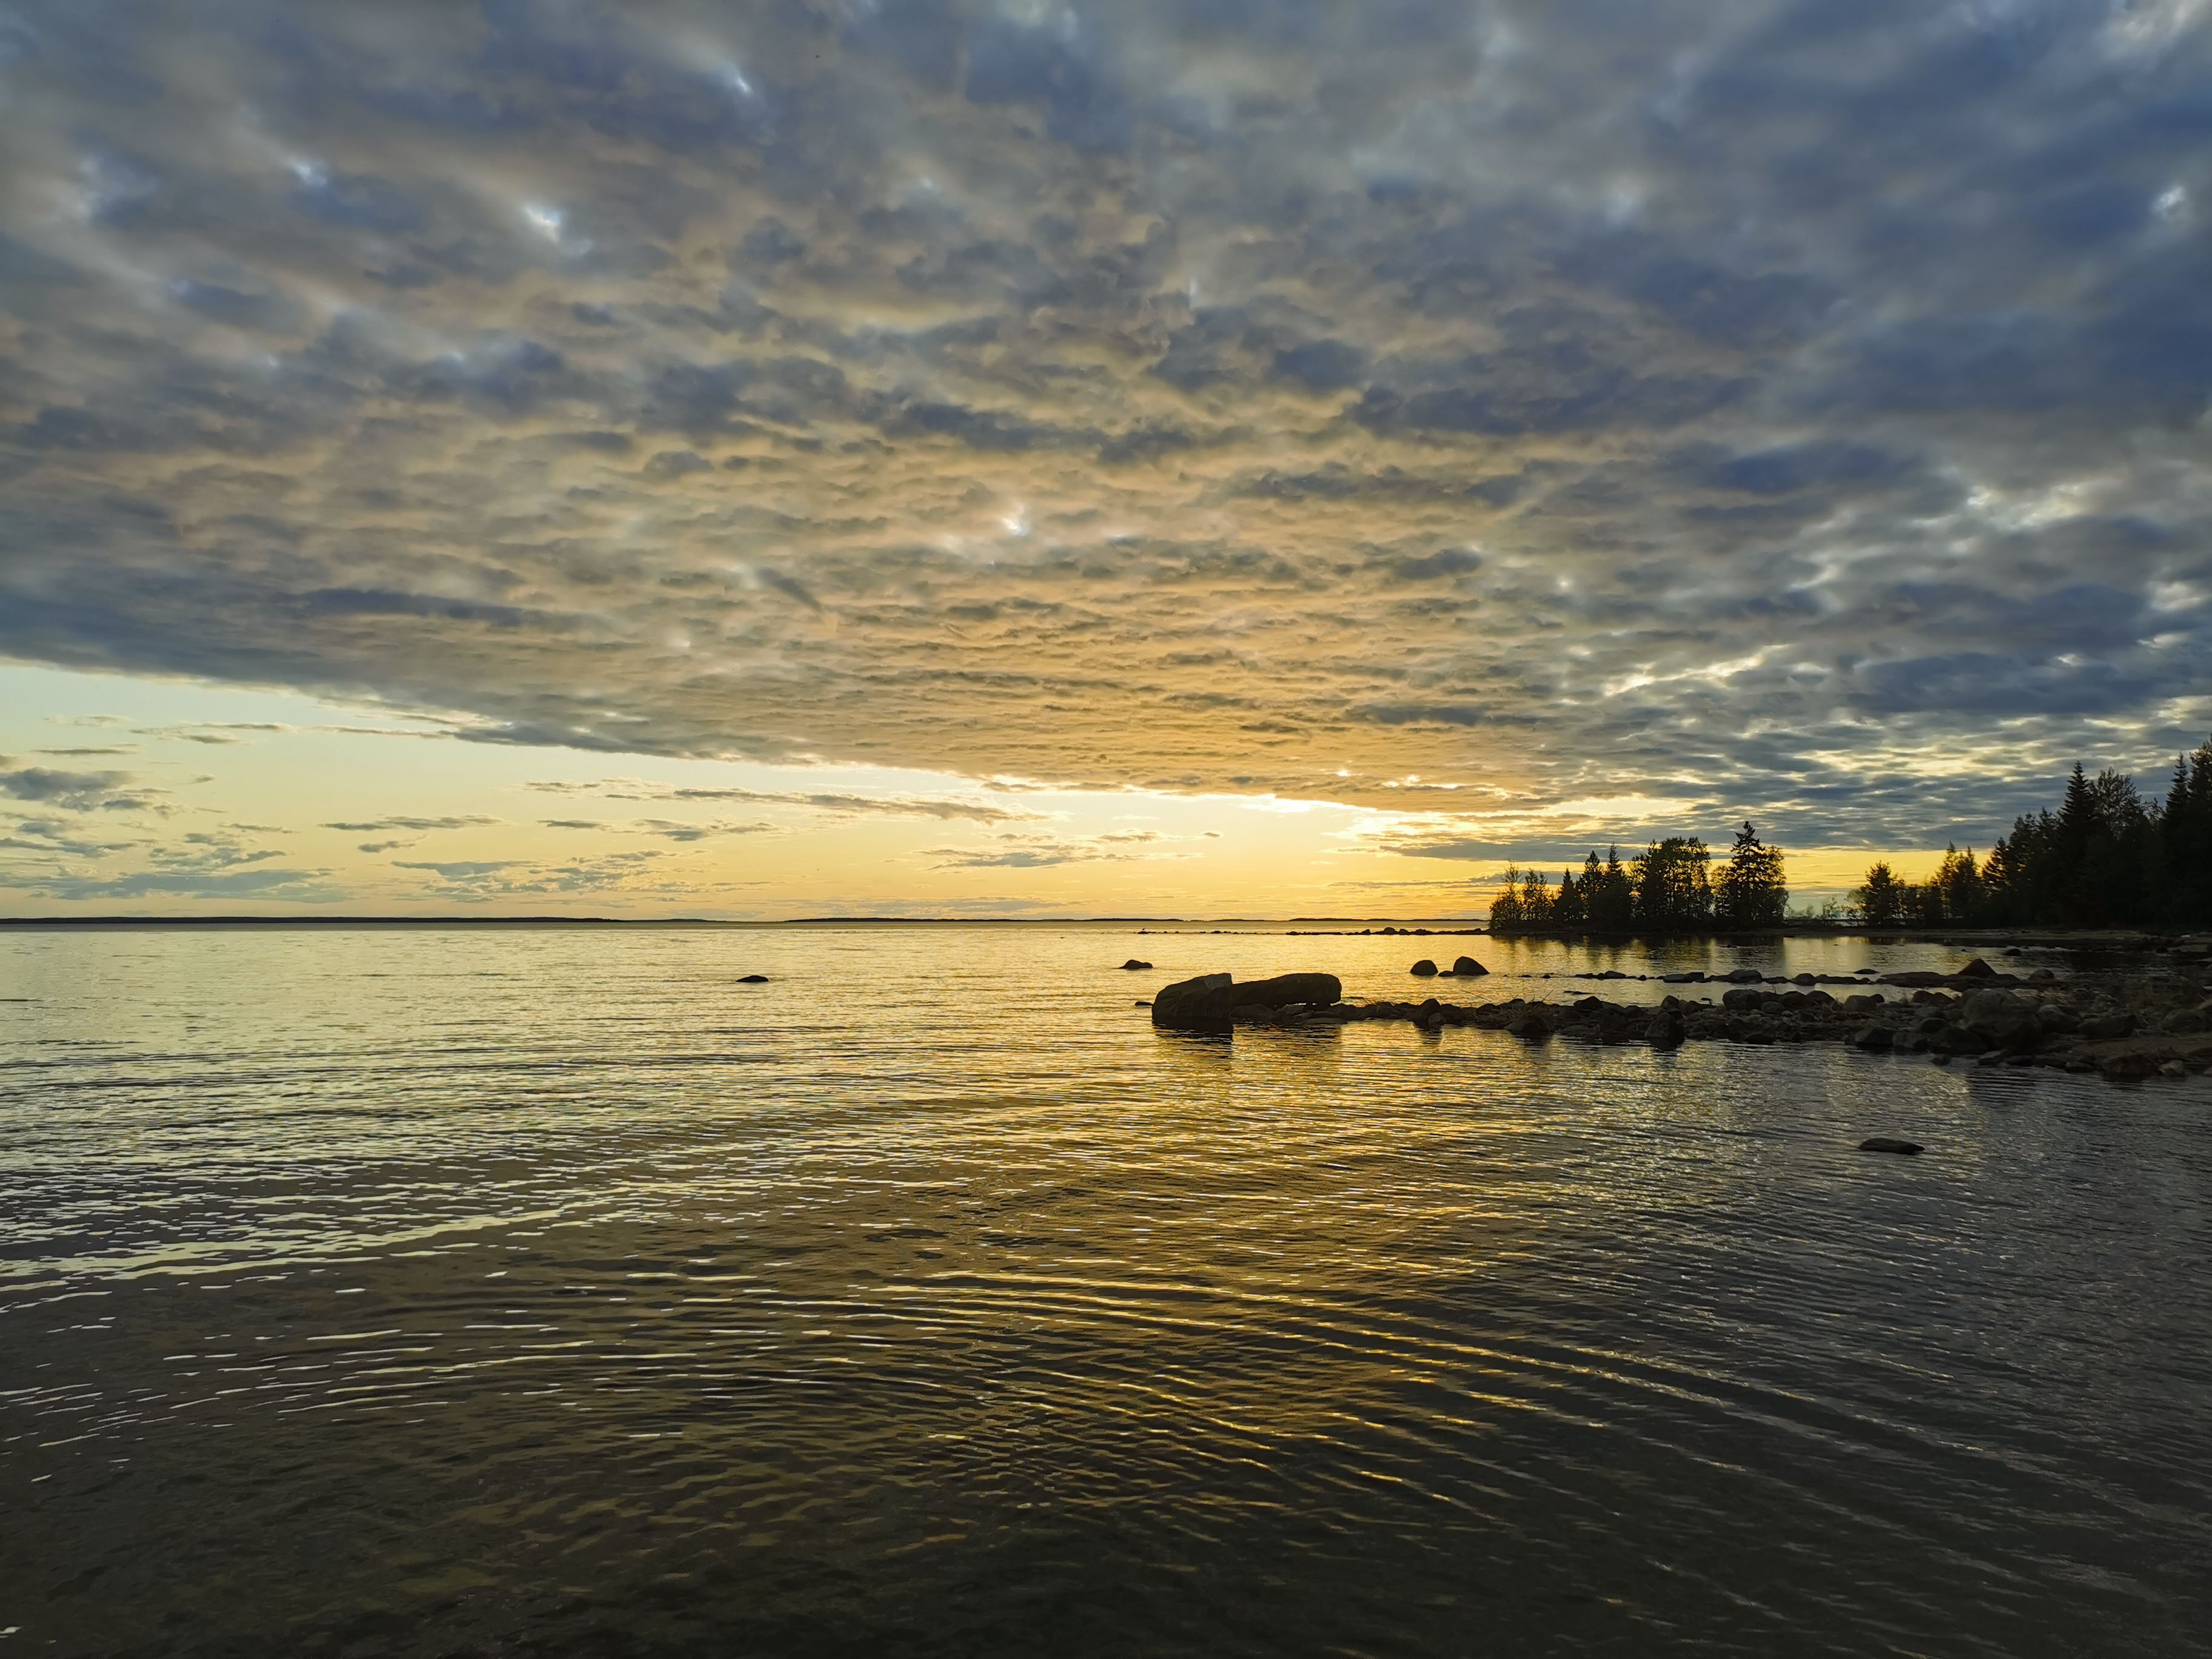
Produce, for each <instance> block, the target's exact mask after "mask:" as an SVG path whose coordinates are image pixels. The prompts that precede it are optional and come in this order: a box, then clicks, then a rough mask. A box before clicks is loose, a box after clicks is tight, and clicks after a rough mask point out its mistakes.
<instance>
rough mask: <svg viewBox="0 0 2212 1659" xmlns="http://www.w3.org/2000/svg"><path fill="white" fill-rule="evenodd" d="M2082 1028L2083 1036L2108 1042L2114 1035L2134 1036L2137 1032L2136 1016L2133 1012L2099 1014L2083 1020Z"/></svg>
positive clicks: (2096, 1040)
mask: <svg viewBox="0 0 2212 1659" xmlns="http://www.w3.org/2000/svg"><path fill="white" fill-rule="evenodd" d="M2135 1034H2136V1017H2135V1016H2134V1015H2133V1014H2099V1015H2096V1016H2095V1017H2094V1018H2090V1019H2085V1020H2083V1021H2082V1022H2081V1035H2082V1036H2085V1037H2088V1038H2091V1039H2093V1041H2095V1042H2110V1041H2111V1040H2112V1038H2114V1037H2124V1036H2134V1035H2135Z"/></svg>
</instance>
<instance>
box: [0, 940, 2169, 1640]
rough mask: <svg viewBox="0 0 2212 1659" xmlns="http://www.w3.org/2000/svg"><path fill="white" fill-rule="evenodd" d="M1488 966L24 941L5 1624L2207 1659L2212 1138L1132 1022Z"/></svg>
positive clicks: (1548, 1052) (2, 954)
mask: <svg viewBox="0 0 2212 1659" xmlns="http://www.w3.org/2000/svg"><path fill="white" fill-rule="evenodd" d="M1459 948H1462V947H1461V946H1460V945H1457V944H1456V943H1455V942H1451V941H1442V940H1438V941H1424V940H1418V939H1384V940H1375V939H1289V940H1286V939H1280V938H1231V937H1219V938H1216V937H1190V938H1181V939H1174V938H1162V937H1157V936H1156V937H1153V938H1149V939H1144V940H1142V941H1141V942H1138V941H1133V939H1131V937H1130V936H1129V935H1128V934H1127V933H1126V932H1119V933H1117V932H1110V931H1106V930H1085V929H1073V928H1072V929H1066V930H1052V931H1045V930H1036V931H1031V930H1021V931H1018V932H1009V931H1007V930H992V929H983V928H975V929H945V930H928V931H927V932H924V931H922V930H899V929H877V930H866V929H848V930H844V931H842V932H829V931H820V932H815V931H810V932H803V933H802V932H784V933H774V932H743V931H731V930H700V931H698V932H696V933H683V932H672V931H670V932H663V931H652V932H624V933H595V932H592V931H588V930H576V929H569V930H549V931H547V932H544V933H534V932H533V933H501V934H496V935H486V934H476V933H447V934H425V933H415V932H407V933H399V932H387V933H362V934H347V935H338V936H331V935H325V934H317V933H289V932H281V931H269V932H255V933H245V934H210V933H145V934H118V935H67V936H64V935H16V936H0V963H4V964H5V969H4V972H5V975H6V976H7V978H8V980H9V983H8V984H7V985H6V986H4V987H0V994H26V995H30V996H33V997H34V998H35V1000H34V1001H33V1002H32V1003H30V1004H27V1005H24V1006H23V1007H22V1009H21V1011H20V1012H21V1018H19V1019H18V1020H17V1021H16V1023H15V1024H12V1025H11V1026H10V1027H9V1028H8V1030H7V1035H6V1046H5V1048H4V1050H0V1066H4V1070H0V1158H4V1161H5V1169H4V1174H5V1178H6V1185H5V1187H4V1189H0V1191H4V1197H0V1251H4V1255H0V1432H3V1433H4V1435H5V1439H4V1442H0V1458H4V1460H5V1468H6V1469H7V1471H8V1472H9V1474H10V1475H11V1477H13V1479H14V1480H15V1482H16V1483H17V1484H16V1489H17V1490H19V1491H21V1492H29V1493H31V1494H33V1497H32V1499H31V1502H30V1504H29V1505H28V1507H27V1509H26V1510H25V1511H24V1512H25V1513H27V1515H29V1516H31V1517H32V1519H33V1526H32V1527H31V1528H28V1529H27V1536H26V1538H25V1540H24V1541H23V1543H22V1545H21V1548H20V1550H18V1551H16V1552H14V1559H15V1560H16V1561H17V1563H18V1564H19V1565H18V1568H17V1572H18V1576H19V1577H20V1578H21V1581H22V1582H24V1583H28V1584H29V1585H31V1586H32V1587H33V1597H32V1601H31V1606H32V1608H33V1611H32V1612H31V1613H27V1614H25V1615H22V1616H21V1620H19V1622H21V1623H23V1625H24V1626H25V1630H26V1632H27V1633H28V1634H29V1635H31V1636H33V1637H34V1638H36V1639H37V1640H38V1641H40V1642H41V1643H46V1644H52V1645H51V1648H50V1649H49V1650H54V1651H76V1652H86V1653H91V1652H100V1653H111V1652H112V1653H129V1652H141V1651H143V1652H149V1653H150V1652H155V1651H164V1652H166V1651H173V1650H180V1649H190V1648H192V1647H195V1646H197V1647H204V1648H209V1649H212V1650H224V1649H244V1650H260V1651H268V1650H278V1649H280V1648H281V1649H283V1650H293V1651H318V1650H331V1651H345V1650H374V1651H377V1652H396V1653H411V1652H416V1651H420V1652H423V1653H446V1652H453V1651H469V1650H485V1651H492V1650H523V1651H549V1652H550V1651H563V1652H566V1651H578V1650H608V1651H627V1652H651V1653H659V1652H670V1653H675V1652H690V1651H694V1650H696V1651H700V1652H708V1651H715V1652H721V1651H727V1650H731V1648H732V1646H733V1645H734V1646H735V1647H736V1648H737V1649H738V1650H744V1648H745V1647H746V1646H747V1645H750V1646H752V1647H755V1648H757V1649H760V1650H768V1651H809V1652H813V1651H825V1650H829V1651H834V1650H837V1649H838V1648H839V1647H841V1646H849V1647H851V1648H853V1649H854V1650H855V1651H859V1650H868V1651H871V1652H874V1651H881V1650H902V1649H903V1650H913V1651H929V1652H946V1653H971V1652H987V1651H1007V1652H1012V1651H1035V1650H1038V1649H1039V1648H1040V1647H1047V1646H1048V1647H1051V1648H1052V1649H1054V1650H1078V1651H1099V1652H1105V1651H1132V1650H1144V1651H1176V1650H1192V1651H1198V1650H1204V1651H1206V1652H1209V1653H1215V1652H1255V1653H1256V1652H1275V1651H1286V1650H1322V1649H1340V1650H1354V1651H1363V1652H1390V1651H1424V1652H1427V1651H1437V1650H1461V1649H1463V1648H1464V1647H1466V1646H1468V1644H1469V1643H1470V1641H1472V1640H1474V1639H1475V1638H1474V1637H1471V1636H1470V1632H1478V1633H1479V1634H1480V1639H1483V1640H1488V1641H1492V1642H1495V1643H1498V1644H1503V1645H1504V1646H1506V1647H1508V1648H1522V1647H1528V1646H1532V1645H1534V1646H1545V1645H1557V1644H1583V1645H1589V1646H1595V1647H1600V1648H1604V1647H1608V1646H1610V1647H1614V1648H1618V1649H1619V1650H1623V1651H1645V1650H1650V1649H1652V1648H1654V1647H1668V1646H1682V1647H1691V1648H1695V1647H1699V1646H1709V1647H1711V1648H1713V1649H1716V1650H1731V1649H1732V1650H1743V1649H1745V1648H1747V1647H1748V1648H1751V1649H1753V1650H1763V1651H1778V1650H1791V1651H1796V1650H1820V1649H1821V1648H1823V1647H1826V1648H1828V1649H1831V1650H1836V1651H1843V1652H1863V1651H1868V1650H1875V1649H1878V1648H1881V1647H1884V1646H1888V1645H1895V1644H1904V1645H1907V1646H1910V1647H1911V1649H1912V1650H1915V1651H1922V1652H1931V1653H1950V1652H1957V1653H1969V1652H1981V1651H1988V1650H2002V1651H2007V1652H2014V1653H2033V1652H2046V1651H2047V1652H2059V1651H2069V1650H2081V1648H2082V1646H2083V1644H2089V1645H2091V1646H2095V1645H2097V1644H2099V1643H2100V1642H2102V1641H2103V1640H2104V1638H2106V1636H2107V1635H2108V1634H2109V1632H2110V1631H2111V1629H2112V1627H2113V1624H2112V1621H2113V1620H2117V1619H2119V1618H2121V1617H2123V1616H2124V1618H2125V1620H2126V1621H2127V1628H2128V1629H2129V1630H2130V1632H2137V1633H2140V1634H2141V1635H2142V1638H2143V1639H2144V1640H2145V1641H2146V1642H2148V1643H2152V1644H2159V1643H2162V1644H2164V1650H2166V1651H2182V1650H2185V1648H2186V1646H2187V1644H2188V1642H2189V1641H2190V1640H2191V1639H2193V1636H2192V1634H2191V1633H2192V1632H2201V1630H2202V1628H2203V1627H2204V1626H2203V1623H2202V1622H2201V1621H2200V1620H2198V1619H2197V1614H2198V1613H2201V1612H2202V1611H2203V1585H2202V1583H2201V1575H2200V1574H2199V1573H2198V1571H2197V1568H2198V1567H2199V1566H2201V1563H2202V1560H2203V1559H2205V1553H2206V1546H2207V1544H2208V1543H2212V1530H2208V1527H2207V1523H2206V1522H2205V1519H2204V1517H2205V1516H2206V1515H2207V1513H2208V1512H2212V1506H2208V1505H2207V1504H2205V1502H2204V1501H2203V1500H2204V1498H2206V1497H2207V1495H2208V1494H2212V1470H2209V1469H2208V1463H2207V1453H2206V1449H2205V1446H2204V1444H2203V1441H2202V1438H2201V1437H2195V1436H2193V1435H2191V1433H2190V1431H2189V1429H2190V1425H2191V1424H2193V1423H2195V1422H2196V1421H2197V1420H2198V1419H2199V1418H2201V1415H2202V1413H2203V1408H2204V1407H2205V1406H2206V1405H2207V1404H2208V1403H2212V1348H2209V1346H2208V1331H2212V1310H2208V1302H2207V1297H2208V1291H2207V1289H2206V1287H2205V1286H2204V1285H2203V1283H2202V1282H2201V1279H2200V1278H2199V1277H2198V1276H2196V1275H2193V1274H2191V1273H2188V1272H2186V1271H2185V1269H2184V1267H2183V1266H2182V1265H2181V1264H2185V1263H2187V1262H2190V1261H2197V1260H2202V1259H2203V1246H2204V1244H2205V1243H2206V1242H2207V1231H2206V1215H2207V1207H2208V1206H2207V1205H2206V1202H2205V1197H2206V1186H2207V1181H2208V1172H2212V1156H2208V1139H2207V1129H2206V1126H2207V1123H2208V1122H2209V1121H2212V1115H2208V1114H2206V1113H2205V1112H2204V1111H2203V1106H2204V1104H2205V1103H2204V1101H2203V1098H2202V1096H2201V1093H2199V1094H2197V1095H2191V1094H2190V1093H2188V1092H2187V1091H2168V1092H2166V1093H2158V1092H2155V1091H2132V1092H2126V1091H2111V1090H2106V1089H2105V1087H2104V1085H2095V1084H2093V1085H2088V1086H2087V1087H2085V1086H2084V1085H2081V1084H2079V1083H2077V1082H2075V1081H2074V1080H2071V1079H2057V1078H2051V1077H2049V1076H2047V1075H2039V1076H2038V1077H2036V1078H2034V1079H2021V1078H2017V1077H2005V1078H1998V1077H1996V1076H1994V1075H1991V1074H1980V1073H1972V1072H1964V1073H1960V1072H1945V1071H1939V1070H1937V1069H1936V1068H1933V1067H1929V1066H1924V1065H1921V1066H1915V1065H1911V1064H1909V1063H1907V1062H1905V1061H1901V1060H1892V1059H1887V1058H1881V1057H1875V1056H1868V1055H1862V1054H1851V1053H1844V1052H1841V1051H1821V1052H1818V1053H1815V1052H1811V1051H1791V1050H1788V1049H1778V1048H1766V1049H1751V1048H1729V1047H1727V1046H1723V1045H1695V1046H1693V1047H1692V1048H1687V1049H1685V1050H1682V1051H1680V1053H1677V1054H1652V1053H1651V1052H1650V1051H1649V1050H1646V1049H1644V1048H1619V1049H1612V1050H1605V1049H1597V1048H1585V1047H1581V1046H1577V1045H1576V1044H1573V1043H1570V1042H1559V1041H1554V1042H1550V1043H1547V1044H1544V1045H1541V1046H1534V1047H1531V1046H1527V1045H1523V1044H1522V1043H1520V1042H1517V1041H1516V1040H1515V1039H1512V1038H1510V1037H1507V1036H1503V1035H1502V1034H1498V1033H1490V1032H1482V1031H1475V1030H1449V1031H1446V1032H1444V1033H1442V1034H1440V1035H1432V1034H1422V1033H1419V1032H1417V1031H1415V1030H1413V1029H1412V1028H1411V1027H1409V1026H1401V1025H1395V1024H1361V1025H1355V1026H1352V1027H1349V1028H1346V1029H1345V1030H1323V1031H1320V1032H1313V1033H1306V1032H1285V1031H1249V1032H1243V1033H1240V1034H1239V1035H1238V1036H1236V1037H1234V1038H1233V1039H1214V1038H1188V1037H1182V1036H1172V1035H1167V1034H1162V1033H1159V1032H1157V1031H1155V1030H1153V1029H1152V1027H1151V1026H1150V1024H1149V1023H1148V1021H1147V1018H1146V1014H1145V1012H1144V1011H1143V1010H1142V1009H1141V1008H1139V1007H1137V1006H1135V1002H1136V1000H1137V998H1138V996H1139V994H1143V993H1146V992H1148V991H1149V990H1150V989H1151V988H1152V987H1154V986H1156V985H1157V984H1158V983H1160V982H1163V981H1165V980H1167V979H1170V978H1173V977H1179V976H1182V975H1185V974H1187V973H1193V972H1199V971H1205V970H1207V969H1213V968H1217V967H1226V968H1230V969H1233V970H1235V971H1237V972H1238V973H1239V974H1240V975H1257V974H1261V973H1267V972H1273V971H1278V970H1280V969H1288V968H1294V967H1307V966H1316V967H1324V968H1328V969H1333V970H1334V971H1338V972H1340V973H1341V974H1342V975H1344V977H1345V978H1346V981H1347V982H1348V984H1349V986H1350V987H1351V988H1352V991H1353V993H1354V994H1392V995H1395V994H1405V988H1406V987H1407V978H1406V974H1405V969H1406V966H1407V963H1409V962H1410V960H1411V959H1412V957H1413V956H1415V955H1423V954H1425V955H1447V956H1448V955H1449V954H1456V951H1457V950H1458V949H1459ZM1472 948H1473V949H1474V953H1475V954H1477V955H1479V956H1482V957H1486V959H1489V960H1490V965H1491V966H1492V968H1493V969H1495V970H1497V971H1495V972H1493V974H1492V976H1491V977H1490V978H1489V979H1487V980H1484V981H1480V982H1477V983H1474V984H1471V985H1461V986H1456V987H1451V990H1450V992H1449V993H1448V994H1457V995H1460V996H1462V997H1468V998H1474V997H1481V998H1486V999H1487V998H1496V997H1504V996H1510V995H1512V994H1536V993H1538V992H1548V993H1549V994H1553V996H1554V997H1559V996H1564V995H1568V994H1578V993H1579V992H1581V991H1583V990H1584V989H1587V988H1589V987H1585V986H1580V985H1574V984H1571V983H1562V982H1561V981H1543V980H1541V979H1539V978H1531V977H1529V976H1530V975H1541V974H1544V973H1559V972H1565V971H1589V970H1591V969H1594V968H1595V967H1598V966H1604V965H1607V963H1608V962H1612V961H1617V962H1618V963H1619V964H1620V965H1622V966H1624V967H1626V968H1627V969H1629V970H1631V971H1637V972H1648V971H1653V969H1654V964H1653V963H1650V962H1643V961H1639V960H1638V959H1637V958H1635V957H1618V958H1607V959H1606V960H1600V961H1593V960H1591V959H1587V958H1579V957H1576V956H1574V955H1573V954H1572V953H1571V952H1567V951H1563V950H1562V949H1561V948H1560V947H1558V946H1548V945H1547V946H1537V945H1527V946H1521V945H1499V944H1498V943H1497V942H1494V941H1487V940H1483V941H1475V942H1473V945H1472ZM1699 948H1702V947H1699ZM1855 948H1858V949H1861V950H1863V948H1864V947H1863V946H1857V947H1855ZM1791 949H1792V951H1799V950H1800V949H1801V947H1797V946H1792V947H1791ZM1802 949H1809V950H1816V951H1817V952H1818V954H1819V956H1820V962H1819V963H1818V965H1819V966H1820V968H1822V969H1833V968H1834V967H1835V966H1837V965H1838V963H1837V961H1836V954H1837V952H1838V949H1839V946H1838V945H1837V944H1836V943H1833V942H1821V943H1820V944H1818V945H1817V946H1807V947H1802ZM1133 950H1141V951H1142V952H1143V953H1144V954H1146V955H1148V956H1150V957H1152V960H1154V961H1155V962H1156V963H1158V969H1157V970H1156V971H1155V972H1153V973H1152V974H1150V975H1125V974H1122V973H1120V972H1119V971H1118V970H1117V969H1115V967H1114V966H1113V964H1115V963H1118V962H1119V961H1120V960H1121V959H1122V958H1123V957H1126V956H1127V955H1129V954H1131V953H1132V951H1133ZM1800 959H1801V958H1800V957H1791V958H1790V960H1789V961H1786V962H1784V963H1781V964H1780V965H1783V966H1787V967H1790V968H1791V969H1792V970H1793V971H1794V969H1795V968H1796V965H1797V964H1798V962H1799V960H1800ZM1717 965H1721V966H1726V965H1732V962H1731V963H1718V964H1717ZM1841 965H1852V964H1850V963H1844V964H1841ZM1899 965H1902V964H1901V963H1900V964H1899ZM755 970H757V971H763V972H767V973H769V974H770V975H772V976H773V978H772V981H771V983H770V984H769V985H767V986H756V987H746V986H741V985H739V984H738V983H737V982H736V981H737V979H738V975H742V974H744V973H746V972H750V971H755ZM1432 988H1439V989H1441V988H1443V987H1432ZM1604 989H1605V992H1606V994H1607V995H1608V996H1611V997H1614V998H1620V997H1622V996H1624V995H1635V994H1644V995H1647V996H1649V997H1650V998H1651V999H1652V1000H1656V997H1657V995H1658V994H1660V992H1661V990H1662V987H1658V986H1656V984H1650V983H1648V982H1647V983H1646V984H1644V985H1642V986H1638V985H1637V984H1635V983H1634V982H1630V983H1628V984H1626V985H1624V984H1623V983H1621V982H1620V981H1611V982H1608V983H1607V986H1606V987H1604ZM2192 1102H2193V1104H2192ZM1867 1133H1907V1134H1910V1135H1911V1136H1912V1137H1913V1138H1914V1139H1922V1140H1924V1141H1926V1142H1927V1143H1928V1144H1929V1147H1930V1152H1929V1154H1928V1155H1927V1156H1925V1157H1923V1158H1920V1159H1917V1160H1912V1161H1911V1162H1905V1161H1901V1160H1893V1159H1892V1160H1884V1159H1869V1158H1862V1157H1860V1156H1859V1155H1857V1153H1855V1152H1853V1151H1852V1150H1851V1148H1852V1147H1853V1146H1856V1144H1857V1140H1858V1139H1861V1138H1863V1136H1864V1135H1865V1134H1867ZM2148 1195H2154V1201H2153V1200H2152V1199H2151V1198H2150V1197H2149V1196H2148ZM2087 1353H2095V1354H2098V1355H2100V1356H2101V1358H2100V1359H2099V1360H2098V1362H2097V1363H2096V1364H2085V1363H2082V1362H2081V1358H2080V1357H2081V1355H2084V1354H2087ZM2121 1540H2124V1541H2125V1542H2124V1547H2122V1546H2121V1545H2120V1544H2119V1543H2118V1542H2117V1541H2121ZM2023 1563H2027V1564H2032V1565H2022V1564H2023ZM2060 1584H2063V1586H2065V1588H2064V1589H2063V1591H2061V1590H2058V1589H2054V1588H2052V1587H2053V1586H2055V1585H2060ZM2105 1650H2110V1649H2109V1648H2107V1649H2105Z"/></svg>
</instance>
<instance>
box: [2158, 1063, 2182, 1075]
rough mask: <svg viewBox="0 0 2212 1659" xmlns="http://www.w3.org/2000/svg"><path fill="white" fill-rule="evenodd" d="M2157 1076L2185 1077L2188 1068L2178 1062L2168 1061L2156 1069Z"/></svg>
mask: <svg viewBox="0 0 2212 1659" xmlns="http://www.w3.org/2000/svg"><path fill="white" fill-rule="evenodd" d="M2158 1074H2159V1075H2160V1077H2187V1076H2188V1075H2189V1068H2188V1067H2187V1066H2184V1065H2183V1064H2182V1063H2181V1062H2180V1061H2179V1060H2167V1061H2166V1064H2165V1065H2163V1066H2160V1067H2159V1068H2158Z"/></svg>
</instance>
